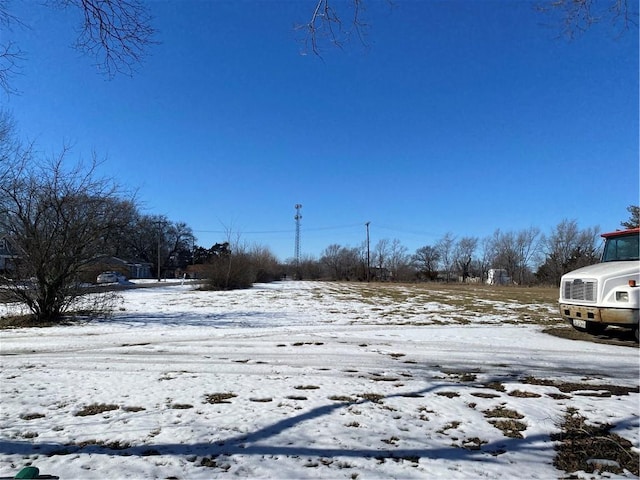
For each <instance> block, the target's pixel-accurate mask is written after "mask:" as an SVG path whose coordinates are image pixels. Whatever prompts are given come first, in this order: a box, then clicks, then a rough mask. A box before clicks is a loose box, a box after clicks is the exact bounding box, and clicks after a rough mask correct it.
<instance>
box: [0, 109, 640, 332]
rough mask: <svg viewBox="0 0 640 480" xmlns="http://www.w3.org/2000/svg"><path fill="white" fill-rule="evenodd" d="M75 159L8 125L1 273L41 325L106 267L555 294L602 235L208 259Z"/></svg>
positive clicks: (175, 226)
mask: <svg viewBox="0 0 640 480" xmlns="http://www.w3.org/2000/svg"><path fill="white" fill-rule="evenodd" d="M68 156H69V150H68V149H63V150H62V151H61V152H60V153H59V154H58V155H57V156H55V157H52V158H48V159H43V158H40V157H39V156H38V155H37V154H36V152H35V149H34V148H33V145H32V144H23V143H21V142H20V141H19V140H18V138H17V136H16V134H15V126H14V124H13V122H12V118H11V117H10V116H9V115H8V114H0V240H1V241H2V242H3V244H4V245H5V246H6V247H7V248H8V249H9V251H10V252H12V255H11V258H10V262H9V264H8V265H9V266H7V265H4V267H2V268H3V269H2V270H0V284H1V285H0V286H1V287H2V290H1V291H2V295H3V299H4V300H9V301H19V302H21V303H23V304H25V305H26V306H27V307H28V309H29V311H30V312H31V314H32V315H33V316H34V317H35V318H36V319H39V320H41V321H45V322H49V321H57V320H59V319H61V318H63V317H64V316H65V315H66V314H68V313H69V312H70V311H78V309H87V308H89V307H87V305H86V304H83V305H84V306H83V307H82V308H80V306H79V305H81V302H82V301H85V300H86V298H87V293H91V292H93V290H90V289H87V287H86V286H87V284H90V283H93V282H95V278H96V275H97V273H99V272H100V271H101V270H102V269H104V265H105V259H109V258H121V259H126V260H128V261H130V262H135V263H139V264H143V265H146V266H148V274H149V276H153V277H157V278H158V280H159V279H161V278H167V277H182V276H185V275H188V276H190V277H194V278H199V279H201V280H202V282H203V286H204V287H205V288H211V289H233V288H248V287H250V286H251V285H253V284H254V283H256V282H268V281H273V280H277V279H281V278H286V277H287V278H298V279H329V280H359V281H398V282H399V281H445V282H453V281H456V282H457V281H460V282H483V281H485V280H486V279H487V278H488V273H489V271H490V269H501V270H504V271H505V272H506V274H507V276H508V277H509V278H510V279H511V281H512V282H513V283H517V284H520V285H529V284H533V283H544V284H555V285H557V284H558V283H559V281H560V277H561V276H562V275H563V274H564V273H566V272H568V271H570V270H573V269H575V268H578V267H581V266H584V265H588V264H592V263H595V262H596V261H597V260H598V257H599V253H600V245H601V242H600V238H599V229H598V227H588V228H580V227H579V226H578V223H577V221H576V220H563V221H561V222H560V223H559V224H558V225H556V226H555V227H554V228H553V229H552V231H551V232H549V233H548V234H546V235H545V234H543V233H542V232H541V231H540V229H538V228H536V227H531V228H527V229H523V230H519V231H508V232H503V231H501V230H496V231H495V232H494V233H493V234H492V235H490V236H488V237H486V238H482V239H480V238H478V237H473V236H461V237H457V236H455V235H454V234H452V233H446V234H445V235H443V236H442V237H441V238H440V239H439V240H438V241H436V242H435V243H434V244H433V245H425V246H423V247H420V248H418V249H417V250H416V251H415V252H413V253H410V252H409V251H408V249H407V248H406V247H405V246H404V245H402V243H401V241H400V240H398V239H391V240H390V239H381V240H379V241H378V242H377V243H375V244H374V245H373V247H372V248H371V246H370V245H368V244H365V243H363V244H362V245H360V246H358V247H353V248H352V247H348V246H342V245H340V244H337V243H334V244H331V245H329V246H328V247H326V248H325V249H324V250H323V252H322V254H321V255H320V258H319V259H314V258H312V257H304V258H302V259H301V260H300V261H294V260H289V261H288V262H285V263H282V262H280V261H279V260H278V259H277V258H276V257H275V255H273V253H272V252H271V251H270V250H269V249H268V248H267V247H264V246H260V245H246V244H243V243H242V242H241V241H240V238H239V235H238V236H236V238H235V239H234V238H232V232H228V234H227V238H226V239H223V240H222V241H221V242H219V243H216V244H214V245H213V246H211V247H203V246H199V245H197V244H196V237H195V235H194V233H193V230H192V229H191V227H190V226H188V225H187V224H186V223H185V222H179V221H173V220H170V219H169V218H167V217H166V216H164V215H157V214H148V213H144V212H143V211H142V210H141V208H140V206H139V204H138V202H137V199H136V198H135V195H132V194H130V193H128V192H126V191H125V190H123V189H122V188H121V187H120V186H119V185H118V184H117V183H116V182H115V181H114V180H112V179H105V178H101V177H99V175H98V167H99V163H100V162H99V161H98V159H96V158H95V157H93V158H91V159H90V161H88V162H86V163H84V164H83V163H76V164H72V165H70V164H69V162H68ZM628 210H629V213H630V218H629V220H628V221H626V222H622V226H624V227H637V226H638V207H637V206H630V207H629V208H628ZM121 273H123V274H124V275H127V274H128V272H126V271H123V272H121ZM92 298H97V297H96V296H93V297H92ZM111 302H112V298H111V297H109V296H105V299H104V303H103V304H101V305H97V304H95V305H92V306H90V308H89V310H91V311H92V312H94V313H95V312H103V311H104V312H108V311H109V309H110V308H111Z"/></svg>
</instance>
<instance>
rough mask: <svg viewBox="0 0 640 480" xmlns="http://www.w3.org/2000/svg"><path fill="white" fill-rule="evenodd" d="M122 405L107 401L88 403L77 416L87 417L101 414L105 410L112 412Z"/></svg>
mask: <svg viewBox="0 0 640 480" xmlns="http://www.w3.org/2000/svg"><path fill="white" fill-rule="evenodd" d="M119 408H120V407H119V406H118V405H113V404H106V403H94V404H92V405H87V406H86V407H84V408H82V410H80V411H78V412H76V414H75V416H76V417H87V416H89V415H99V414H101V413H104V412H110V411H112V410H118V409H119Z"/></svg>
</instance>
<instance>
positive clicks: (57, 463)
mask: <svg viewBox="0 0 640 480" xmlns="http://www.w3.org/2000/svg"><path fill="white" fill-rule="evenodd" d="M397 289H398V293H399V294H400V295H399V297H398V298H402V300H398V299H397V298H395V299H393V298H391V297H389V298H386V299H385V298H384V297H379V298H372V297H370V296H367V295H363V294H362V291H361V287H360V286H358V285H356V284H353V285H350V284H332V283H322V282H313V283H312V282H281V283H275V284H269V285H257V286H256V287H255V288H253V289H251V290H244V291H233V292H201V291H196V290H194V289H193V288H192V287H191V286H188V285H179V284H174V285H169V284H167V285H164V286H162V287H156V288H144V289H135V290H129V291H125V292H123V295H122V296H123V303H122V306H121V308H120V309H119V310H118V311H117V313H116V315H115V316H114V317H113V318H111V319H109V320H103V321H93V322H90V323H86V324H82V325H76V326H65V327H53V328H45V329H38V328H22V329H15V330H4V331H1V332H0V341H1V344H0V354H1V358H2V368H1V372H0V382H1V383H0V395H1V405H2V406H1V411H0V476H12V475H15V473H16V472H17V470H19V469H20V468H22V467H24V466H26V465H29V464H32V465H35V466H37V467H38V468H39V469H40V472H41V473H42V474H48V475H57V476H59V477H60V478H61V479H75V478H78V479H79V478H82V479H93V478H95V479H98V478H99V479H106V478H108V479H117V478H134V479H135V478H145V479H146V478H162V479H167V478H180V479H199V478H201V479H205V478H251V479H256V478H331V479H334V478H347V479H356V478H357V479H366V478H381V479H387V478H446V479H455V478H474V479H477V478H490V479H496V478H539V479H547V478H559V477H563V476H565V473H564V472H562V471H560V470H557V469H556V468H555V467H554V466H553V463H552V462H553V458H554V455H555V451H554V442H553V441H552V440H551V438H550V435H551V434H553V433H556V432H559V427H558V425H559V423H560V422H561V421H562V419H563V417H564V415H565V413H566V411H567V409H568V408H570V407H572V408H575V409H577V410H578V412H579V413H580V414H581V415H583V416H585V417H586V418H587V419H588V420H589V421H590V422H601V423H609V424H615V425H616V428H615V430H614V431H615V433H617V434H618V435H620V436H622V437H624V438H626V439H628V440H630V441H631V442H632V443H633V444H634V445H635V448H636V449H638V447H640V439H639V396H638V394H637V393H634V392H632V393H629V394H608V391H606V386H607V385H615V386H619V387H624V386H627V387H637V386H638V384H639V380H638V377H639V363H638V349H637V348H628V347H621V346H612V345H602V344H595V343H588V342H580V341H571V340H566V339H561V338H555V337H552V336H549V335H546V334H543V333H542V332H541V329H542V327H540V326H537V325H532V324H529V323H527V321H526V320H522V318H524V316H523V315H522V312H523V311H525V310H530V311H532V312H533V311H540V310H541V309H542V310H543V311H545V310H547V311H549V313H550V315H553V316H555V315H556V310H555V309H556V306H555V305H551V304H549V305H539V304H536V305H521V304H509V303H504V304H500V305H494V307H495V308H494V311H497V312H499V313H495V312H494V313H488V314H486V315H484V314H483V315H480V314H478V313H477V312H473V311H469V309H468V308H467V309H466V310H465V309H463V308H461V307H460V306H459V304H457V303H456V302H455V299H454V298H453V297H451V301H450V302H447V301H444V300H436V299H435V297H432V298H431V297H427V296H421V295H411V294H410V293H409V294H407V292H404V296H402V293H403V292H402V289H403V287H397ZM5 308H6V306H5ZM1 310H2V306H1V305H0V314H1V313H2V311H1ZM571 383H580V384H583V385H584V388H583V389H582V390H580V389H577V390H576V389H575V388H573V389H563V388H561V385H563V384H571ZM505 425H506V426H507V427H505ZM580 476H581V477H583V478H591V476H592V475H587V474H584V473H583V474H580ZM603 476H607V475H605V474H603ZM611 476H612V477H614V478H615V477H624V478H631V477H633V475H631V474H630V473H623V474H621V475H617V476H616V475H611ZM607 478H609V477H608V476H607Z"/></svg>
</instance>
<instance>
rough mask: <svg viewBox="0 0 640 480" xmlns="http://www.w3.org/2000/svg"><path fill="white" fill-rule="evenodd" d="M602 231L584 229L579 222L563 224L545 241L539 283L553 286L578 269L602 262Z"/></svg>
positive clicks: (556, 227)
mask: <svg viewBox="0 0 640 480" xmlns="http://www.w3.org/2000/svg"><path fill="white" fill-rule="evenodd" d="M598 238H599V235H598V227H592V228H586V229H582V230H581V229H580V228H579V227H578V223H577V222H576V220H566V219H565V220H562V221H561V222H560V223H559V224H558V225H556V226H555V227H554V228H553V230H552V231H551V233H550V234H549V235H547V236H546V237H544V238H543V239H542V252H543V254H544V262H543V263H542V264H541V265H540V267H539V268H538V270H537V272H536V277H537V279H538V281H540V282H542V283H548V284H553V285H559V284H560V278H561V277H562V275H564V274H565V273H567V272H570V271H571V270H575V269H576V268H580V267H584V266H586V265H591V264H593V263H596V262H597V261H598V257H599V253H600V252H599V248H598Z"/></svg>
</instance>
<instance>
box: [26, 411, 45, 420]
mask: <svg viewBox="0 0 640 480" xmlns="http://www.w3.org/2000/svg"><path fill="white" fill-rule="evenodd" d="M45 416H46V415H45V414H44V413H23V414H22V415H20V418H21V419H22V420H27V421H28V420H36V419H38V418H44V417H45Z"/></svg>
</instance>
